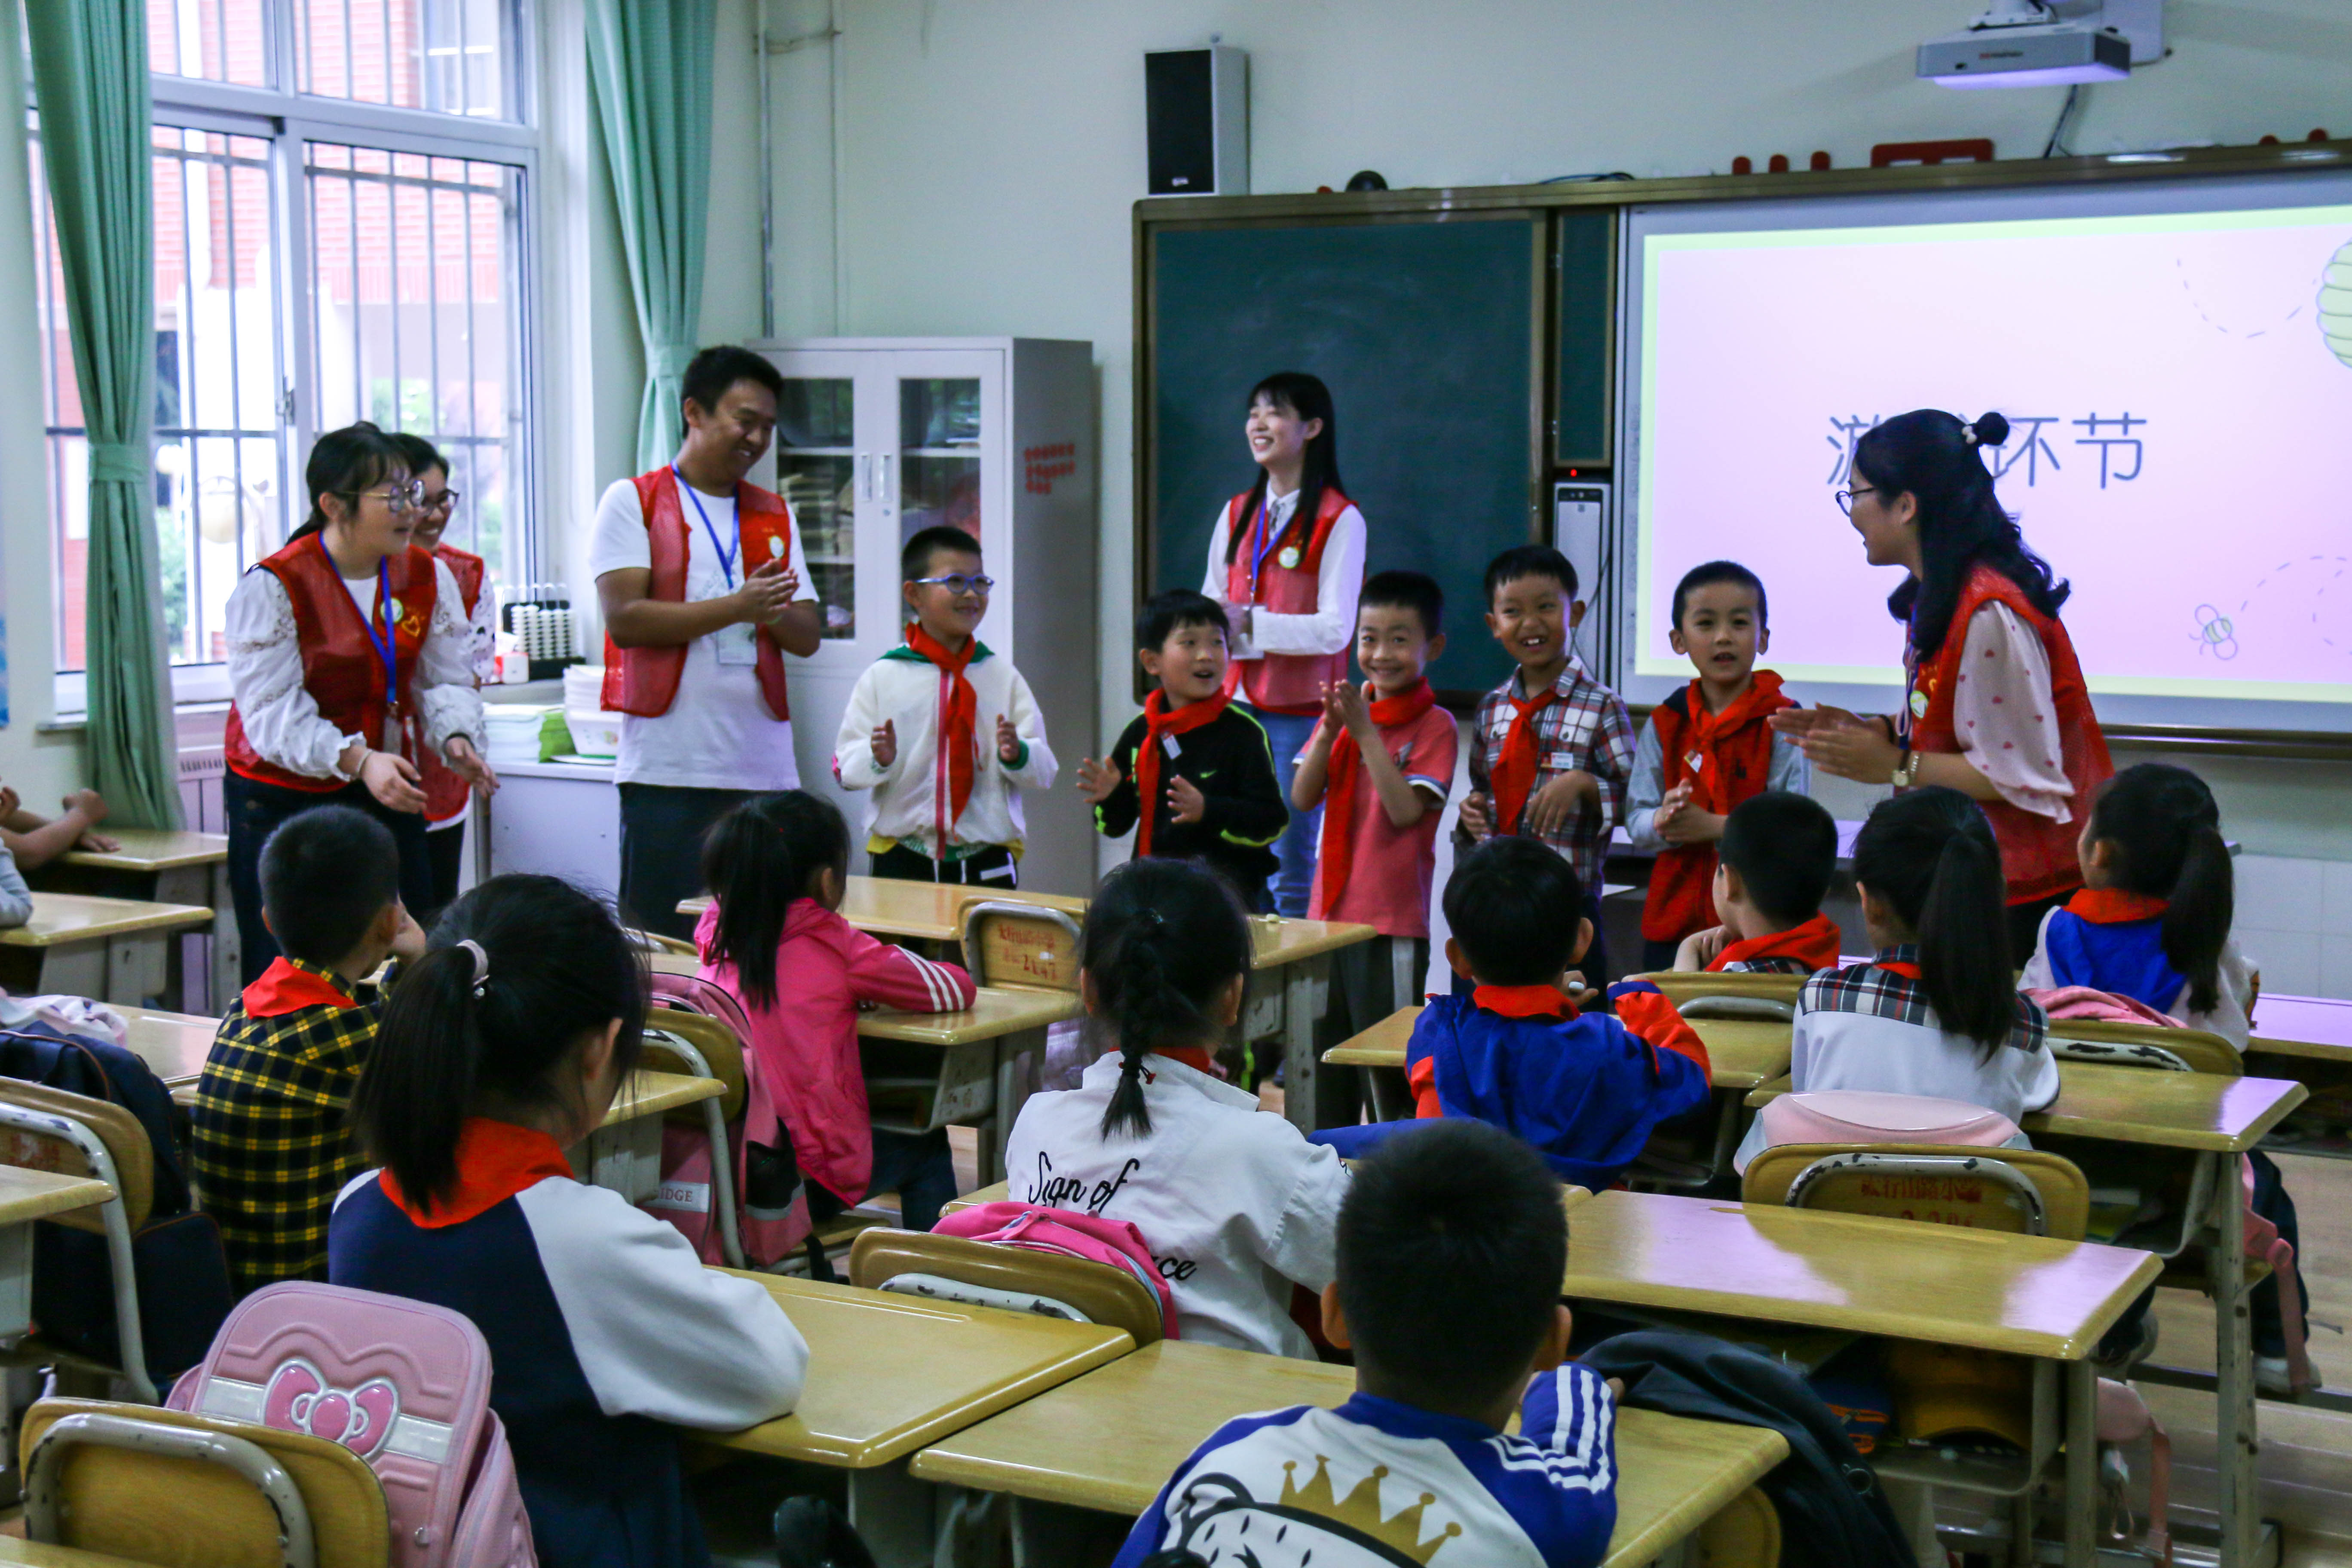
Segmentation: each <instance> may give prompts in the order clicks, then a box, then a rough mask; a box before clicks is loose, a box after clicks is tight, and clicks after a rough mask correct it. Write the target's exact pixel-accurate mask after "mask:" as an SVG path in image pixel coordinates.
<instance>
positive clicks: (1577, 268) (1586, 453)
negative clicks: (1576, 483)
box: [1553, 207, 1617, 468]
mask: <svg viewBox="0 0 2352 1568" xmlns="http://www.w3.org/2000/svg"><path fill="white" fill-rule="evenodd" d="M1555 221H1557V222H1558V224H1559V254H1558V259H1557V261H1556V263H1555V265H1556V266H1557V267H1558V268H1559V316H1558V319H1557V321H1556V323H1555V326H1554V331H1553V336H1554V338H1555V340H1556V342H1558V344H1559V385H1558V389H1557V397H1558V402H1557V404H1556V405H1555V407H1556V410H1557V411H1556V412H1555V414H1554V415H1553V418H1554V420H1555V421H1556V423H1557V424H1558V426H1559V439H1558V442H1557V451H1558V457H1559V463H1560V465H1561V466H1562V467H1563V468H1567V467H1572V466H1577V467H1580V466H1594V467H1606V466H1607V465H1608V463H1609V458H1610V451H1611V442H1610V438H1609V437H1610V426H1611V424H1612V415H1613V414H1614V412H1615V410H1614V407H1613V405H1612V403H1611V401H1610V384H1611V382H1612V380H1613V379H1614V378H1615V375H1614V373H1615V370H1616V363H1615V362H1616V354H1615V352H1614V351H1615V344H1616V339H1617V288H1616V282H1617V214H1616V213H1615V211H1614V210H1612V209H1611V208H1609V207H1578V208H1571V209H1570V210H1569V211H1567V212H1563V213H1561V214H1560V215H1559V217H1558V218H1557V219H1556V220H1555Z"/></svg>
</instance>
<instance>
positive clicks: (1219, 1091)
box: [1004, 860, 1348, 1356]
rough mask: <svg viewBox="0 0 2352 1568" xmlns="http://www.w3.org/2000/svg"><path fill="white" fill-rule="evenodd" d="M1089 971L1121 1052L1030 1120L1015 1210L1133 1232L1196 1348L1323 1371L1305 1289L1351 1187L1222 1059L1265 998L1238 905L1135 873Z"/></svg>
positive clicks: (1111, 901) (1113, 886)
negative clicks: (1086, 1218) (1300, 1304)
mask: <svg viewBox="0 0 2352 1568" xmlns="http://www.w3.org/2000/svg"><path fill="white" fill-rule="evenodd" d="M1078 966H1079V988H1080V992H1081V994H1082V995H1083V996H1084V998H1085V1000H1086V1006H1087V1012H1088V1013H1089V1014H1091V1015H1093V1016H1095V1017H1096V1018H1097V1019H1098V1020H1100V1021H1101V1022H1102V1023H1104V1024H1105V1025H1107V1026H1108V1027H1109V1028H1110V1029H1111V1030H1113V1031H1114V1032H1115V1033H1116V1034H1117V1036H1118V1054H1117V1055H1115V1056H1106V1057H1104V1058H1102V1059H1101V1060H1099V1061H1097V1062H1096V1063H1095V1064H1094V1065H1093V1066H1091V1067H1089V1068H1087V1069H1086V1074H1085V1076H1084V1077H1083V1078H1082V1079H1080V1080H1079V1086H1078V1087H1077V1088H1076V1089H1065V1090H1059V1091H1055V1092H1051V1093H1045V1094H1035V1095H1032V1096H1030V1098H1029V1101H1028V1103H1027V1104H1025V1105H1024V1106H1023V1107H1022V1108H1021V1116H1020V1119H1019V1120H1018V1121H1015V1122H1014V1123H1013V1136H1012V1138H1011V1140H1010V1141H1009V1142H1008V1144H1007V1146H1006V1149H1005V1156H1004V1164H1005V1169H1006V1171H1007V1172H1008V1173H1009V1175H1010V1180H1011V1186H1012V1194H1013V1197H1014V1198H1016V1199H1018V1200H1020V1201H1022V1202H1025V1203H1034V1204H1045V1205H1051V1206H1053V1207H1055V1208H1066V1209H1080V1210H1083V1211H1085V1212H1086V1213H1087V1214H1093V1215H1104V1216H1107V1217H1108V1218H1111V1219H1123V1220H1127V1221H1129V1223H1131V1224H1132V1225H1133V1226H1135V1228H1136V1229H1137V1230H1139V1231H1140V1232H1141V1233H1142V1235H1143V1240H1144V1244H1145V1245H1146V1246H1148V1247H1150V1248H1151V1255H1152V1257H1153V1258H1156V1259H1158V1260H1159V1264H1160V1277H1161V1278H1163V1279H1166V1280H1167V1281H1168V1283H1169V1288H1170V1289H1171V1290H1172V1291H1173V1292H1174V1294H1175V1298H1176V1317H1177V1324H1178V1328H1179V1331H1180V1333H1181V1337H1182V1338H1184V1339H1188V1340H1202V1341H1204V1342H1207V1343H1210V1344H1213V1345H1230V1346H1233V1347H1234V1348H1235V1349H1238V1350H1248V1351H1269V1352H1274V1353H1276V1354H1279V1355H1293V1356H1308V1355H1311V1354H1312V1353H1313V1352H1312V1348H1311V1347H1310V1346H1309V1344H1308V1342H1307V1333H1306V1331H1305V1330H1303V1329H1301V1328H1300V1327H1299V1326H1298V1325H1297V1323H1295V1322H1293V1321H1291V1320H1290V1315H1289V1310H1288V1308H1289V1302H1290V1288H1291V1284H1292V1283H1293V1282H1294V1281H1295V1282H1297V1284H1300V1285H1304V1286H1305V1287H1307V1289H1309V1290H1320V1289H1323V1287H1324V1286H1326V1285H1328V1284H1329V1283H1330V1281H1331V1270H1332V1260H1331V1227H1332V1226H1333V1224H1334V1223H1335V1222H1336V1221H1337V1220H1338V1218H1339V1199H1340V1196H1341V1195H1342V1194H1344V1193H1345V1192H1346V1191H1347V1188H1348V1173H1347V1172H1346V1170H1345V1169H1344V1168H1342V1166H1341V1165H1340V1163H1339V1156H1338V1155H1337V1154H1335V1153H1333V1152H1331V1151H1330V1150H1328V1149H1323V1148H1318V1147H1316V1146H1315V1145H1314V1144H1311V1143H1309V1142H1307V1140H1306V1139H1305V1138H1303V1137H1301V1136H1300V1135H1299V1132H1298V1130H1297V1128H1295V1127H1293V1126H1292V1125H1291V1124H1290V1123H1289V1122H1288V1121H1285V1120H1283V1119H1282V1118H1281V1117H1279V1116H1269V1115H1265V1114H1264V1113H1262V1112H1260V1111H1259V1110H1258V1108H1257V1097H1256V1096H1255V1095H1254V1094H1251V1093H1249V1092H1248V1091H1247V1090H1245V1089H1238V1088H1236V1087H1234V1085H1232V1084H1230V1083H1227V1082H1225V1081H1224V1077H1223V1074H1222V1073H1221V1072H1220V1071H1219V1070H1218V1069H1217V1068H1216V1066H1215V1064H1214V1062H1213V1059H1212V1057H1211V1053H1212V1052H1213V1051H1214V1050H1215V1049H1216V1047H1217V1046H1218V1044H1219V1043H1220V1042H1221V1041H1222V1040H1223V1039H1224V1037H1225V1036H1226V1033H1227V1032H1228V1031H1229V1030H1231V1029H1232V1028H1233V1026H1234V1023H1235V1021H1236V1020H1238V1019H1239V1018H1240V1017H1241V1012H1242V1000H1243V996H1244V993H1245V992H1246V990H1247V988H1248V984H1249V974H1250V933H1249V922H1248V921H1247V919H1246V918H1245V917H1244V915H1243V913H1242V908H1241V904H1240V903H1239V901H1238V900H1236V899H1235V898H1234V892H1233V889H1231V887H1230V886H1228V885H1227V884H1226V883H1225V882H1224V881H1223V879H1220V878H1219V877H1217V876H1216V874H1215V873H1213V872H1212V871H1210V870H1208V869H1206V868H1203V867H1200V866H1194V865H1188V864H1186V863H1184V862H1181V861H1176V860H1130V861H1129V862H1128V863H1127V864H1126V865H1124V866H1121V867H1120V868H1118V869H1117V870H1115V871H1113V872H1112V873H1111V874H1110V875H1109V876H1108V877H1106V878H1104V879H1103V883H1102V888H1101V890H1100V891H1099V892H1098V893H1097V895H1096V896H1095V900H1094V902H1093V903H1092V904H1091V905H1090V906H1088V908H1087V924H1086V932H1085V935H1084V936H1083V937H1082V938H1081V939H1080V945H1079V953H1078Z"/></svg>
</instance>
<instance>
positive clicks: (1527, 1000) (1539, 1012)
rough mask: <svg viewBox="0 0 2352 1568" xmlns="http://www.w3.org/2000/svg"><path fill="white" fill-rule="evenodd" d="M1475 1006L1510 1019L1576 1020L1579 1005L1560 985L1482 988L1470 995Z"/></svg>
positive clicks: (1492, 986) (1489, 986)
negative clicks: (1572, 1000)
mask: <svg viewBox="0 0 2352 1568" xmlns="http://www.w3.org/2000/svg"><path fill="white" fill-rule="evenodd" d="M1470 1001H1471V1003H1472V1005H1475V1006H1477V1007H1481V1008H1483V1009H1485V1010H1486V1012H1489V1013H1496V1014H1500V1015H1501V1016H1504V1017H1506V1018H1561V1019H1568V1020H1573V1019H1574V1018H1575V1016H1576V1004H1575V1003H1573V1002H1571V1001H1570V1000H1569V999H1568V994H1567V993H1566V992H1564V991H1562V990H1561V989H1560V988H1559V986H1557V985H1481V986H1479V987H1478V988H1477V989H1476V990H1475V991H1473V992H1471V993H1470Z"/></svg>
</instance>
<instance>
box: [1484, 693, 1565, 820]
mask: <svg viewBox="0 0 2352 1568" xmlns="http://www.w3.org/2000/svg"><path fill="white" fill-rule="evenodd" d="M1521 679H1525V678H1524V677H1522V678H1521ZM1503 700H1504V701H1506V702H1507V703H1509V704H1510V705H1511V728H1510V732H1509V733H1507V734H1506V735H1505V736H1504V737H1503V746H1502V749H1501V750H1500V751H1498V752H1496V753H1495V765H1494V766H1493V767H1492V768H1489V769H1488V770H1487V772H1486V777H1487V780H1488V782H1489V783H1491V784H1493V785H1494V786H1495V831H1496V833H1498V834H1502V833H1517V831H1518V830H1519V814H1520V813H1521V812H1523V811H1525V810H1526V809H1527V808H1528V794H1529V792H1531V791H1532V790H1533V789H1534V788H1535V784H1536V751H1537V748H1536V714H1537V713H1538V712H1539V711H1540V710H1543V709H1544V708H1546V707H1547V706H1549V704H1551V703H1553V702H1555V701H1558V700H1559V681H1558V680H1557V679H1555V680H1554V681H1553V682H1552V684H1551V685H1549V686H1548V687H1546V688H1545V689H1544V692H1543V695H1542V696H1540V697H1514V696H1512V695H1511V694H1510V692H1509V691H1508V690H1506V691H1505V692H1504V693H1503Z"/></svg>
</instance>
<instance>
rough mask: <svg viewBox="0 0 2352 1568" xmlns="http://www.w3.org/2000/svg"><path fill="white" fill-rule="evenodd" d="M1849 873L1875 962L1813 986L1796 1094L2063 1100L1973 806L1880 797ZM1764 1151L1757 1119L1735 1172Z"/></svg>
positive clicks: (1921, 795)
mask: <svg viewBox="0 0 2352 1568" xmlns="http://www.w3.org/2000/svg"><path fill="white" fill-rule="evenodd" d="M1853 876H1854V880H1855V882H1856V883H1857V884H1859V886H1858V887H1857V889H1856V891H1857V892H1858V893H1859V894H1860V895H1861V899H1862V915H1863V920H1864V922H1865V923H1866V924H1867V925H1868V926H1869V928H1870V940H1871V942H1872V944H1873V945H1874V947H1875V948H1876V949H1877V956H1876V957H1875V958H1874V959H1872V960H1871V962H1870V963H1858V964H1855V965H1854V966H1853V968H1851V969H1843V970H1837V971H1833V972H1830V973H1821V974H1816V975H1814V976H1813V977H1812V978H1811V980H1809V981H1807V982H1806V983H1805V988H1804V990H1803V991H1802V992H1801V993H1800V994H1799V996H1798V999H1797V1018H1796V1023H1795V1025H1794V1026H1793V1029H1792V1032H1791V1034H1790V1072H1789V1076H1790V1088H1791V1089H1795V1090H1796V1091H1797V1092H1798V1093H1800V1094H1802V1093H1808V1092H1811V1091H1814V1090H1820V1089H1874V1090H1876V1091H1878V1092H1881V1093H1885V1094H1921V1095H1930V1096H1933V1097H1935V1098H1937V1099H1940V1100H1960V1101H1963V1102H1965V1103H1967V1104H1969V1105H1979V1106H1982V1107H1983V1108H1984V1109H1985V1110H1994V1111H1998V1112H2000V1114H2001V1115H2003V1116H2006V1117H2008V1118H2009V1119H2010V1120H2011V1121H2021V1120H2023V1118H2024V1116H2025V1114H2026V1112H2028V1111H2030V1110H2041V1109H2042V1107H2043V1106H2045V1105H2048V1104H2049V1103H2050V1102H2051V1101H2052V1100H2055V1099H2057V1098H2058V1062H2057V1059H2056V1058H2054V1057H2053V1056H2052V1055H2051V1053H2050V1045H2049V1041H2048V1038H2047V1036H2048V1032H2049V1027H2050V1020H2049V1017H2048V1016H2047V1015H2045V1014H2044V1013H2043V1012H2042V1009H2041V1008H2040V1007H2039V1006H2037V1005H2034V1004H2033V1003H2032V1002H2031V1001H2029V1000H2028V999H2027V998H2025V997H2023V996H2021V995H2019V994H2017V990H2016V985H2015V981H2014V976H2015V971H2014V970H2013V969H2011V966H2010V958H2009V925H2008V906H2007V900H2008V893H2007V889H2005V887H2004V886H2003V884H2002V881H2001V874H2000V846H1999V845H1998V844H1997V843H1996V842H1995V841H1994V838H1993V836H1992V827H1991V826H1990V824H1989V823H1987V822H1986V820H1985V815H1984V813H1983V812H1981V811H1979V809H1978V808H1977V804H1976V802H1974V801H1972V800H1970V799H1969V797H1968V796H1967V795H1962V794H1961V793H1960V792H1959V791H1958V790H1953V789H1945V788H1943V787H1941V786H1940V785H1930V786H1927V787H1925V788H1920V789H1911V790H1906V791H1905V792H1904V793H1903V794H1901V795H1896V796H1895V797H1894V798H1893V799H1892V800H1887V801H1882V802H1881V803H1880V804H1879V805H1878V806H1877V808H1876V809H1875V810H1874V811H1872V812H1871V814H1870V820H1869V821H1867V822H1865V823H1864V824H1863V826H1862V833H1861V835H1860V836H1859V837H1856V838H1855V840H1854V844H1853ZM1767 1142H1768V1139H1767V1138H1766V1135H1765V1131H1764V1123H1763V1121H1762V1120H1761V1119H1760V1118H1759V1120H1758V1121H1756V1123H1755V1124H1754V1125H1753V1126H1751V1127H1749V1129H1748V1136H1747V1138H1746V1139H1745V1140H1743V1141H1742V1142H1741V1143H1740V1145H1739V1152H1738V1156H1737V1157H1736V1158H1735V1159H1734V1160H1733V1162H1732V1163H1733V1164H1734V1165H1736V1166H1737V1167H1738V1168H1739V1169H1741V1170H1745V1169H1746V1168H1747V1165H1748V1160H1749V1159H1750V1158H1751V1157H1752V1156H1754V1155H1755V1154H1756V1153H1757V1152H1759V1150H1761V1149H1763V1148H1764V1147H1766V1145H1767ZM2015 1142H2018V1143H2019V1144H2022V1143H2023V1142H2025V1135H2024V1134H2023V1133H2020V1134H2018V1136H2017V1139H2016V1140H2015Z"/></svg>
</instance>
